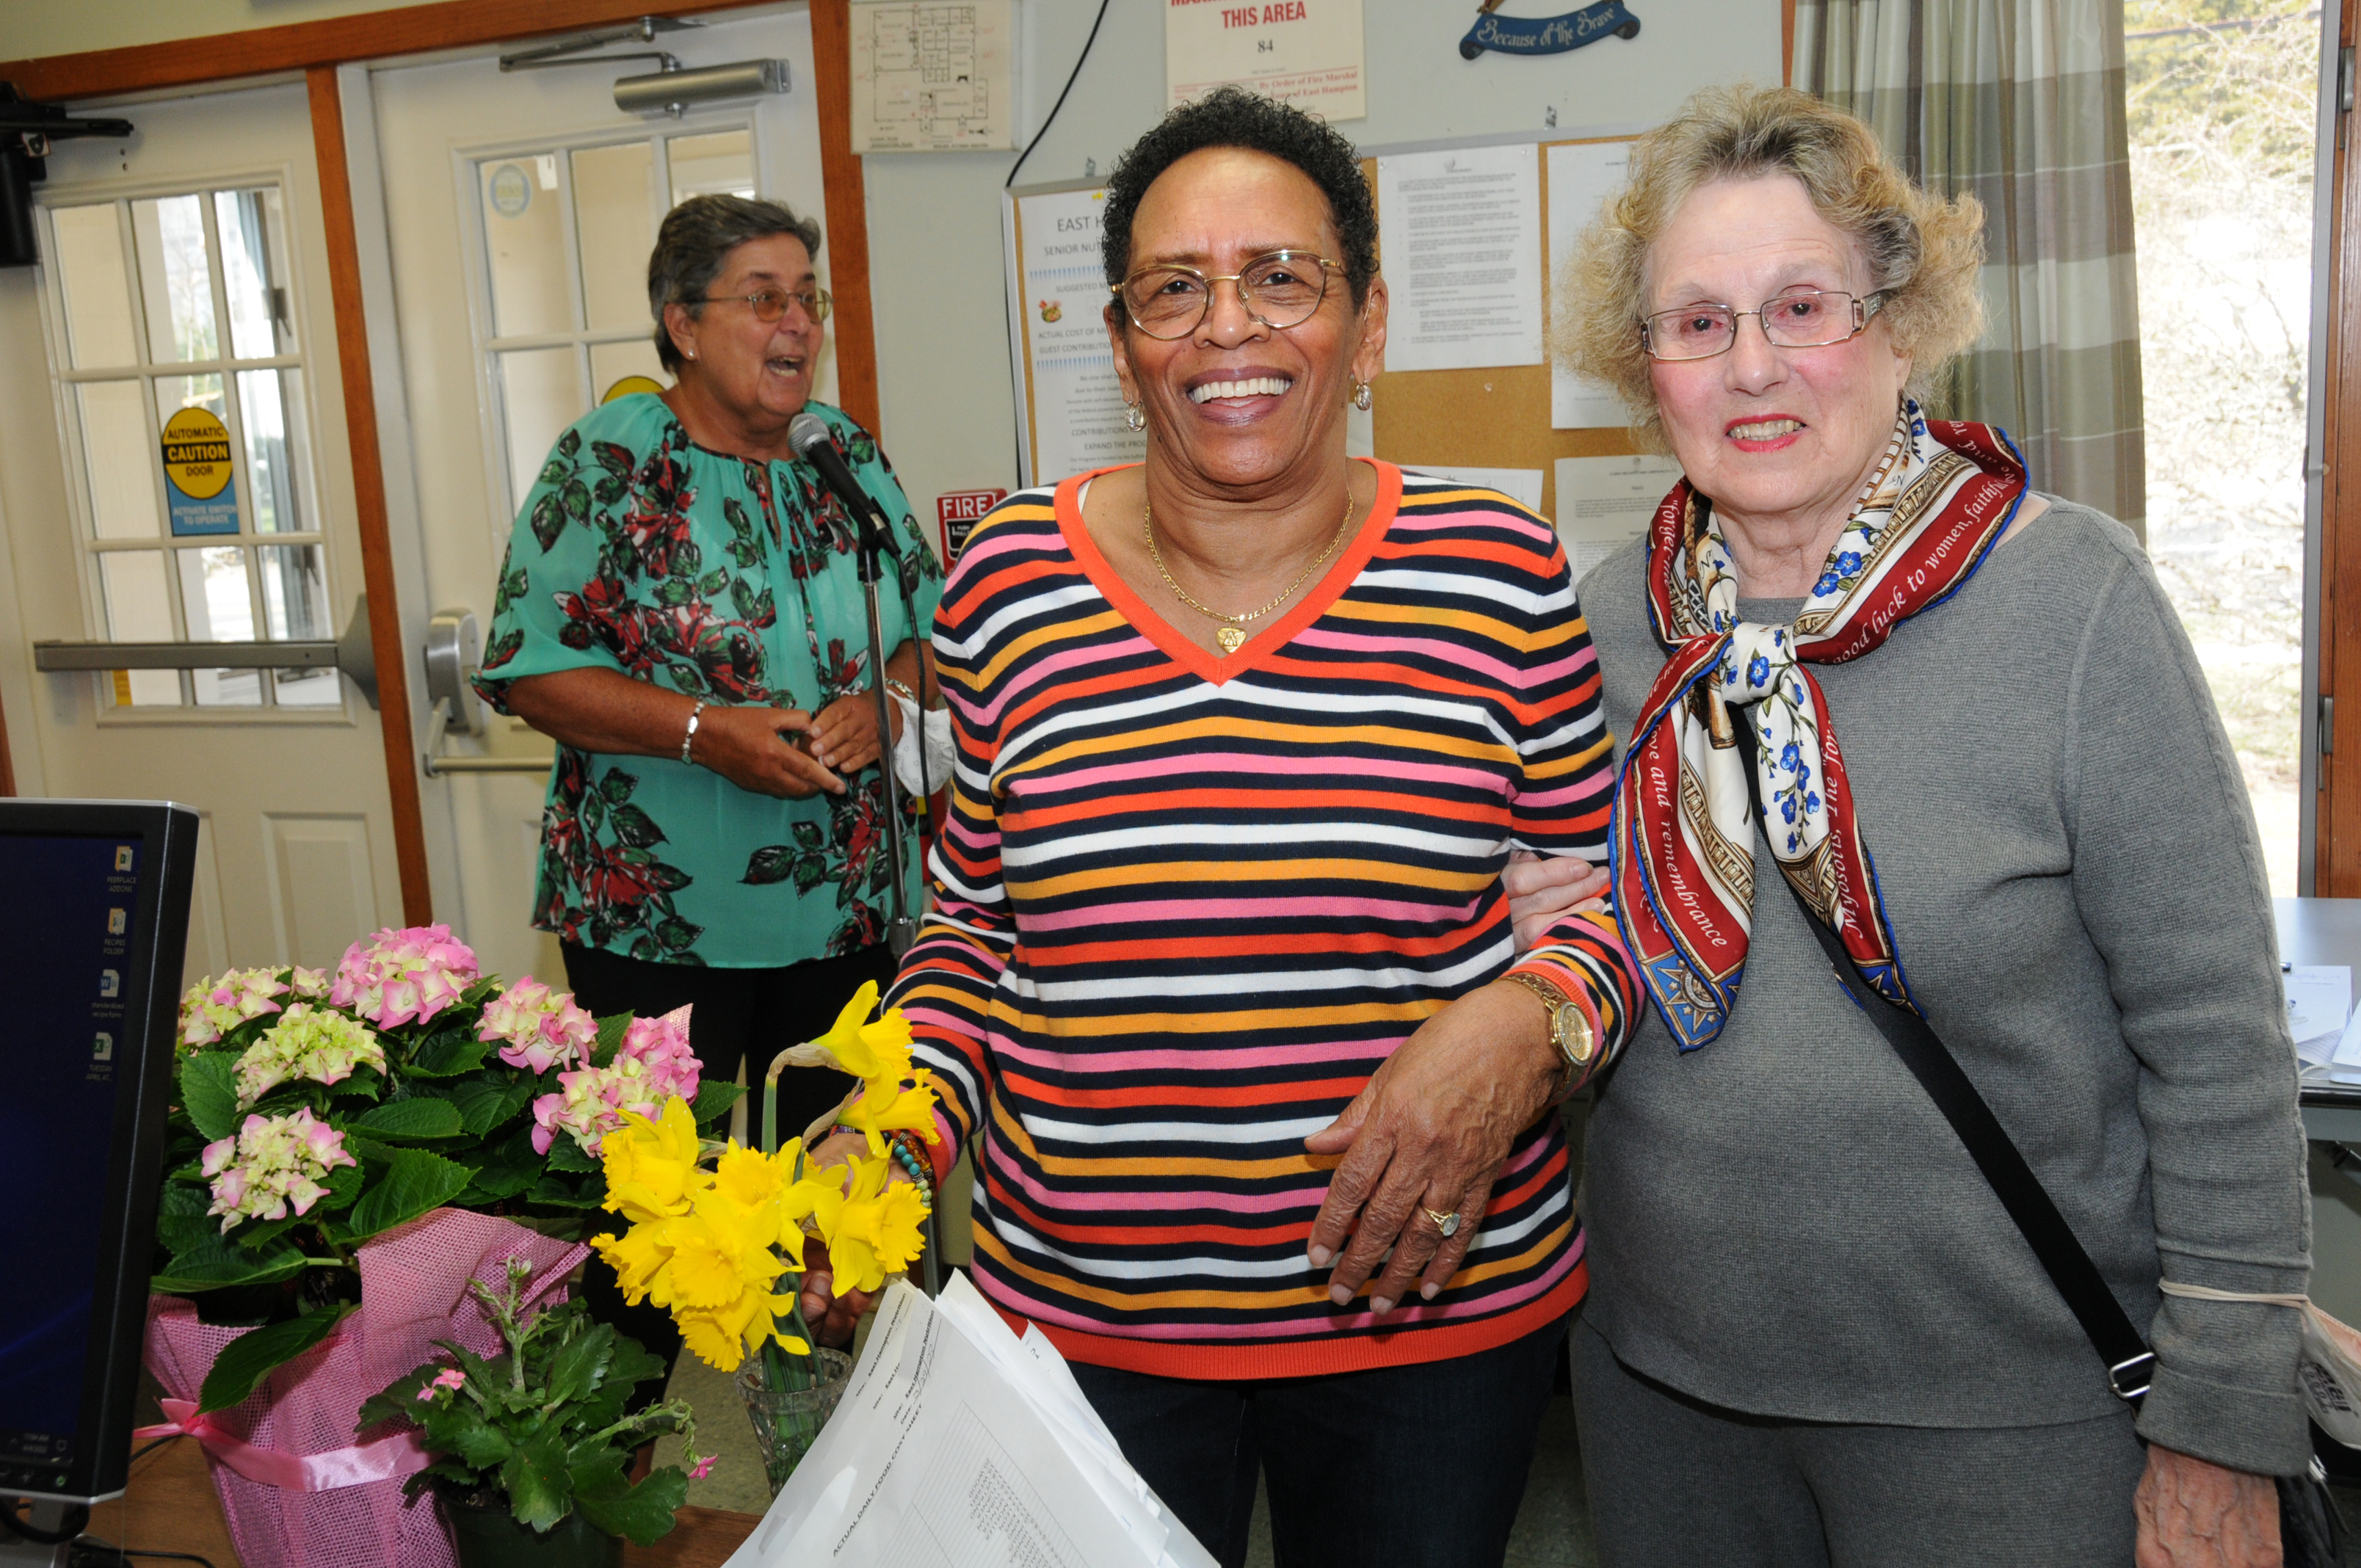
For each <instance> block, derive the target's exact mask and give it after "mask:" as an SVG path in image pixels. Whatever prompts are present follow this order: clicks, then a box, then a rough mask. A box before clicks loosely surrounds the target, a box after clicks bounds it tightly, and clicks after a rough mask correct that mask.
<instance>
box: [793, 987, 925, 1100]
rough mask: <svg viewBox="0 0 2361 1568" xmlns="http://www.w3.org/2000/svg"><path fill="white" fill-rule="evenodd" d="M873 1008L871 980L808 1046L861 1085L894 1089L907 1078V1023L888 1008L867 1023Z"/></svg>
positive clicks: (873, 997)
mask: <svg viewBox="0 0 2361 1568" xmlns="http://www.w3.org/2000/svg"><path fill="white" fill-rule="evenodd" d="M876 1006H877V982H876V981H869V982H868V983H867V984H865V985H863V986H862V988H861V989H860V990H859V991H856V992H853V993H852V1000H851V1001H850V1002H848V1003H845V1004H844V1011H843V1012H841V1013H839V1014H837V1015H836V1022H835V1024H833V1025H830V1026H829V1031H828V1033H827V1034H825V1035H822V1036H820V1037H819V1038H818V1039H817V1040H815V1041H813V1042H812V1043H813V1044H814V1045H816V1046H818V1047H820V1048H821V1049H823V1050H825V1051H826V1052H827V1053H828V1054H829V1056H830V1057H832V1058H835V1061H836V1065H837V1066H838V1067H839V1068H840V1069H843V1070H844V1071H846V1072H849V1073H851V1075H852V1076H853V1077H855V1078H857V1079H860V1080H862V1082H863V1083H864V1084H869V1085H872V1086H876V1085H885V1086H889V1087H896V1088H897V1087H899V1086H900V1084H901V1082H902V1080H904V1079H906V1078H908V1077H909V1076H910V1021H909V1020H908V1019H907V1018H905V1017H903V1016H902V1012H901V1009H899V1008H888V1009H887V1010H886V1013H885V1016H884V1017H883V1018H880V1019H878V1020H877V1021H876V1022H875V1023H870V1022H868V1021H867V1020H868V1018H869V1014H870V1013H871V1012H872V1011H873V1010H874V1009H875V1008H876Z"/></svg>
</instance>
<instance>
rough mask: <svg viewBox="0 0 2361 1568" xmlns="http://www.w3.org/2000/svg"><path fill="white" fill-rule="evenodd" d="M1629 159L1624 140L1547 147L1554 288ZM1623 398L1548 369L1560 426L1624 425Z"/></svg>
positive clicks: (1553, 416) (1553, 418)
mask: <svg viewBox="0 0 2361 1568" xmlns="http://www.w3.org/2000/svg"><path fill="white" fill-rule="evenodd" d="M1630 162H1631V143H1630V142H1628V141H1588V142H1562V143H1560V144H1558V145H1557V146H1554V147H1553V148H1550V149H1549V250H1550V256H1549V269H1550V281H1551V284H1552V286H1553V287H1554V288H1564V287H1565V281H1566V277H1565V269H1566V263H1567V262H1568V261H1570V260H1572V259H1573V258H1574V254H1575V251H1576V249H1577V248H1578V247H1580V246H1581V243H1582V231H1583V230H1585V229H1587V228H1588V227H1589V226H1590V223H1591V220H1592V219H1593V218H1595V217H1597V216H1598V209H1599V207H1600V206H1601V205H1602V204H1604V203H1605V202H1606V201H1607V199H1608V198H1609V196H1611V195H1613V194H1614V193H1615V192H1617V191H1619V190H1620V189H1621V188H1622V185H1623V178H1624V172H1625V169H1626V166H1627V165H1629V163H1630ZM1628 422H1630V416H1629V415H1628V414H1627V413H1625V411H1624V409H1623V400H1621V399H1620V398H1619V397H1617V396H1616V395H1615V389H1614V388H1612V387H1610V386H1609V385H1608V384H1607V383H1606V382H1604V381H1594V380H1592V379H1591V378H1589V377H1587V376H1577V375H1576V374H1575V373H1574V372H1573V371H1571V370H1569V369H1567V368H1565V367H1564V366H1562V365H1561V366H1554V367H1552V369H1551V371H1550V423H1551V425H1553V426H1554V427H1555V428H1556V429H1559V430H1596V429H1599V428H1601V427H1603V426H1607V425H1619V424H1624V423H1628Z"/></svg>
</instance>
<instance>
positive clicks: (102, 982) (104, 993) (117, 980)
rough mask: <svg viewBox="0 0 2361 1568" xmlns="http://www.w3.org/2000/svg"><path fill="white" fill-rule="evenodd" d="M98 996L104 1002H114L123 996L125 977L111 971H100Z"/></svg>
mask: <svg viewBox="0 0 2361 1568" xmlns="http://www.w3.org/2000/svg"><path fill="white" fill-rule="evenodd" d="M98 994H99V998H100V1000H102V1001H105V1002H112V1001H114V1000H115V998H116V997H118V996H121V995H122V994H123V976H122V975H121V974H120V973H118V972H116V971H115V970H111V969H103V970H99V971H98Z"/></svg>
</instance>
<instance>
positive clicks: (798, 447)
mask: <svg viewBox="0 0 2361 1568" xmlns="http://www.w3.org/2000/svg"><path fill="white" fill-rule="evenodd" d="M787 446H788V448H789V450H791V451H793V452H794V453H795V455H796V456H798V457H800V458H802V459H803V460H804V461H805V462H807V463H808V464H810V465H811V466H813V467H815V468H817V469H818V470H819V477H820V478H821V479H822V480H824V481H825V482H826V483H827V485H828V488H829V489H831V490H834V491H835V492H836V499H838V500H840V501H841V502H843V503H844V510H846V511H848V512H850V513H851V515H852V519H853V521H855V522H856V523H861V522H862V519H864V518H869V519H874V520H875V521H874V522H873V524H862V527H863V532H866V533H867V535H868V537H869V540H870V542H871V543H873V544H874V545H875V546H876V547H877V548H878V549H881V550H883V551H884V552H885V554H888V555H891V556H893V557H894V559H895V560H896V561H899V560H900V559H901V558H902V549H901V546H900V545H899V544H897V543H895V539H894V528H893V524H892V522H891V521H890V520H889V519H887V517H886V516H885V513H884V510H883V509H882V508H880V507H879V506H878V504H877V502H876V499H874V498H873V497H872V496H871V495H870V493H869V492H868V491H867V490H864V489H862V488H861V481H859V480H858V479H855V478H854V477H852V469H851V467H850V466H847V464H846V463H845V461H844V456H843V455H842V454H841V453H840V452H838V451H837V449H836V433H835V432H834V431H832V430H830V429H829V428H828V421H826V420H824V419H822V418H820V417H819V415H818V414H816V413H814V412H812V411H810V410H809V409H806V410H805V411H803V412H801V413H799V414H797V415H796V417H795V418H794V419H792V420H789V421H788V422H787Z"/></svg>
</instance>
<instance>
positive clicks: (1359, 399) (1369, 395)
mask: <svg viewBox="0 0 2361 1568" xmlns="http://www.w3.org/2000/svg"><path fill="white" fill-rule="evenodd" d="M1375 401H1377V394H1376V393H1374V392H1372V391H1370V390H1369V384H1368V383H1367V381H1356V382H1354V383H1353V406H1354V407H1355V408H1356V409H1358V410H1360V411H1362V412H1363V413H1367V412H1368V411H1369V405H1370V404H1371V403H1373V402H1375Z"/></svg>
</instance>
